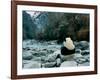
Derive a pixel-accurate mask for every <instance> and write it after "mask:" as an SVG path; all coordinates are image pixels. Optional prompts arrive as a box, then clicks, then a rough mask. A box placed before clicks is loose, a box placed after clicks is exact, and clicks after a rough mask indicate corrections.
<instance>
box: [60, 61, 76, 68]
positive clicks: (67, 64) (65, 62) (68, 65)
mask: <svg viewBox="0 0 100 80" xmlns="http://www.w3.org/2000/svg"><path fill="white" fill-rule="evenodd" d="M73 66H77V63H76V62H75V61H64V62H63V63H62V64H61V66H60V67H73Z"/></svg>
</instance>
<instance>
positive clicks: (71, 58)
mask: <svg viewBox="0 0 100 80" xmlns="http://www.w3.org/2000/svg"><path fill="white" fill-rule="evenodd" d="M61 60H62V61H72V60H74V54H71V55H61Z"/></svg>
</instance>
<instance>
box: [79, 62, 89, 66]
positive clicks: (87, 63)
mask: <svg viewBox="0 0 100 80" xmlns="http://www.w3.org/2000/svg"><path fill="white" fill-rule="evenodd" d="M78 66H90V63H89V62H85V63H82V64H78Z"/></svg>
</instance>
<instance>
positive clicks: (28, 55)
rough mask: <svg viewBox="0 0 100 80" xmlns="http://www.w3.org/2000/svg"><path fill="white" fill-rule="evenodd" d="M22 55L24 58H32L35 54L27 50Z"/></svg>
mask: <svg viewBox="0 0 100 80" xmlns="http://www.w3.org/2000/svg"><path fill="white" fill-rule="evenodd" d="M22 57H23V60H31V59H32V57H33V56H32V54H31V53H30V52H28V51H25V52H23V53H22Z"/></svg>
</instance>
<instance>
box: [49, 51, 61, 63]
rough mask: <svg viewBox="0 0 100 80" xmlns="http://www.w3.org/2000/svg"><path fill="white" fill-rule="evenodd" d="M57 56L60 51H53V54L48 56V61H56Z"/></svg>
mask: <svg viewBox="0 0 100 80" xmlns="http://www.w3.org/2000/svg"><path fill="white" fill-rule="evenodd" d="M58 55H61V54H60V50H57V51H55V52H54V53H53V54H50V55H48V61H49V62H53V61H55V60H56V59H57V57H58Z"/></svg>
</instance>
